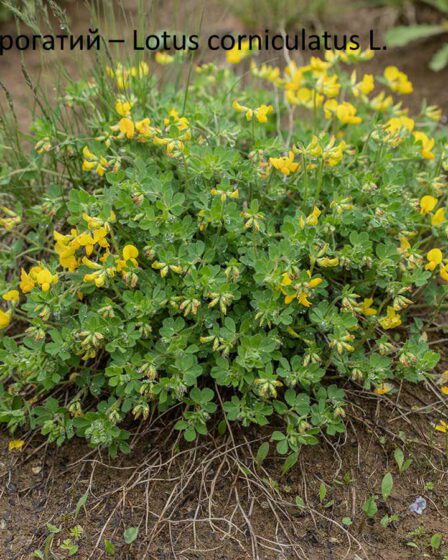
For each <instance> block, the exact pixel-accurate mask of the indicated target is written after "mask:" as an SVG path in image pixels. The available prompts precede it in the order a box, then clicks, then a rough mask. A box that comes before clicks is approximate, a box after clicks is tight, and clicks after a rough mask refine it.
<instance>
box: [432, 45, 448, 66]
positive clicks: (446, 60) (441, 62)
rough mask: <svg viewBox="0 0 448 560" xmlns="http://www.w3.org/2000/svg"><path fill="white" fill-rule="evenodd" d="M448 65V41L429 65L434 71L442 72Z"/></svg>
mask: <svg viewBox="0 0 448 560" xmlns="http://www.w3.org/2000/svg"><path fill="white" fill-rule="evenodd" d="M447 65H448V43H445V45H443V47H441V48H440V49H439V50H438V51H437V52H436V54H435V55H434V56H433V57H432V59H431V62H430V63H429V67H430V68H431V70H433V71H434V72H440V70H443V69H444V68H445V66H447Z"/></svg>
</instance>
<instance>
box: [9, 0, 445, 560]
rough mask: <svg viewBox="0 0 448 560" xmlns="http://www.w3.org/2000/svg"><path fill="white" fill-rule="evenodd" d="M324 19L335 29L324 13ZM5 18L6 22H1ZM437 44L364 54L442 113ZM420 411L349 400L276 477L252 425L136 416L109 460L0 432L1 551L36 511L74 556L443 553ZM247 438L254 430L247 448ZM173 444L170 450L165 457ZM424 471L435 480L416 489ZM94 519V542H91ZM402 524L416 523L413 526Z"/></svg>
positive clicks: (37, 535) (134, 559)
mask: <svg viewBox="0 0 448 560" xmlns="http://www.w3.org/2000/svg"><path fill="white" fill-rule="evenodd" d="M155 4H156V5H157V6H158V7H159V8H160V7H163V9H159V10H158V12H157V13H158V17H159V20H158V21H159V22H160V23H159V29H163V28H171V29H172V28H176V29H182V27H181V25H180V24H179V23H177V24H176V25H173V22H172V13H173V10H170V9H168V8H169V5H168V4H169V3H168V2H164V3H157V2H156V3H155ZM202 6H203V2H202V1H201V0H185V2H183V3H180V8H179V14H178V15H177V16H176V21H177V22H181V21H183V17H186V16H187V15H188V14H195V17H194V18H193V17H191V18H190V20H189V24H190V27H193V28H194V26H195V25H196V24H197V21H198V19H199V18H200V15H201V9H202ZM70 14H71V16H72V20H73V31H74V32H78V33H82V32H86V30H87V29H88V26H89V18H88V16H87V15H86V10H85V9H84V7H83V2H75V3H72V4H71V5H70ZM394 17H395V16H394V12H391V11H390V10H389V9H384V10H377V9H371V10H358V11H357V16H356V20H354V18H353V17H352V16H351V15H347V14H346V13H342V16H341V17H340V18H339V21H336V23H335V25H334V29H335V30H337V29H339V30H342V31H350V30H351V29H353V28H355V29H356V30H357V31H358V32H361V33H362V30H367V29H370V28H375V29H379V28H385V27H386V26H388V25H390V24H391V23H393V21H394ZM326 27H327V28H332V29H333V26H332V25H331V24H329V25H327V26H326ZM203 28H204V29H206V30H207V33H211V32H229V31H233V32H235V31H238V30H239V29H238V24H237V22H235V20H234V19H233V18H232V17H231V16H230V15H229V14H228V13H227V12H225V11H223V10H222V8H221V7H220V4H219V2H218V1H217V0H216V1H215V0H214V1H212V2H209V3H208V4H207V9H206V11H205V21H204V24H203ZM11 29H13V28H12V27H11V25H10V24H9V25H8V24H7V25H6V26H3V27H0V32H8V31H10V30H11ZM440 44H441V41H440V40H438V39H435V40H428V41H423V42H420V43H419V44H418V45H417V46H416V47H413V48H405V49H400V50H393V51H385V52H382V53H381V54H380V55H378V56H377V58H376V60H375V61H374V62H373V63H372V65H371V67H374V68H375V69H378V70H381V69H382V68H383V67H384V66H386V65H388V64H396V65H397V66H399V67H400V68H402V69H403V70H404V71H406V72H407V73H408V74H409V76H410V77H411V79H412V81H413V82H414V85H415V93H414V94H413V96H411V99H410V104H411V105H412V106H413V107H417V106H418V105H419V104H420V103H421V101H422V99H423V98H427V99H428V100H429V102H430V104H433V103H437V104H439V105H440V106H441V107H442V108H443V109H444V112H445V113H446V112H448V93H447V87H446V84H447V83H448V80H447V78H448V70H444V71H442V72H440V73H438V74H434V73H432V72H431V71H430V70H428V68H427V63H428V61H429V59H430V57H431V55H432V54H433V53H434V52H435V50H436V49H437V48H438V47H439V46H440ZM206 55H207V53H204V56H206ZM58 60H59V62H62V64H63V65H65V66H66V68H67V70H68V72H70V73H74V74H75V73H76V64H75V63H74V61H73V59H72V57H71V55H70V54H69V53H65V54H63V55H61V56H60V58H58ZM20 61H21V59H20V56H19V54H18V53H14V52H11V53H8V54H7V55H5V56H3V57H2V58H1V59H0V80H1V81H2V82H3V83H4V84H5V85H6V87H7V88H8V90H9V91H10V92H11V94H12V96H13V98H14V101H15V105H16V111H17V113H18V117H19V121H20V122H21V123H22V126H23V129H24V130H27V128H28V126H29V124H30V114H31V112H32V95H31V94H30V91H29V89H27V87H26V86H25V84H24V80H23V79H22V77H21V73H20ZM25 63H26V65H27V66H28V67H29V69H30V71H31V74H32V75H33V77H34V78H35V79H36V80H38V81H41V82H42V83H47V84H48V83H51V79H52V76H53V74H52V68H51V65H50V66H49V65H48V64H47V63H44V62H43V61H42V59H41V57H40V54H39V53H26V58H25ZM422 401H423V402H422ZM427 402H428V403H429V402H430V397H429V393H428V394H426V393H423V392H422V393H419V395H418V397H417V398H414V397H412V398H411V397H410V396H409V395H407V394H406V393H404V394H403V395H401V396H400V403H399V404H400V405H401V406H407V407H410V406H414V407H415V406H416V407H417V408H421V407H423V406H424V404H425V403H427ZM428 410H429V409H428ZM428 410H422V411H421V413H419V414H417V413H407V412H406V413H404V412H403V410H402V409H399V408H396V407H395V408H393V407H391V406H390V405H389V403H388V400H387V399H386V398H383V399H379V400H374V401H369V400H366V399H364V400H362V401H359V404H358V406H357V407H356V408H354V409H353V415H351V417H350V419H349V423H348V425H349V430H348V434H347V436H346V438H345V439H341V440H340V441H332V442H327V443H323V444H322V445H320V446H319V447H316V448H307V449H304V450H303V453H302V455H301V459H300V463H299V465H298V466H296V467H295V468H294V469H293V470H292V471H290V473H288V474H287V475H286V476H281V474H280V468H281V459H280V458H279V457H276V456H275V453H273V450H271V454H270V457H269V459H268V460H267V461H266V462H265V463H264V464H263V467H262V468H258V469H256V468H255V467H254V462H253V458H252V457H251V451H250V449H257V447H258V445H259V439H260V437H262V434H260V433H255V432H251V433H244V434H241V433H238V434H235V438H236V440H237V444H236V445H237V446H240V447H238V449H237V451H236V450H235V449H234V444H233V443H232V440H231V439H229V437H221V438H216V440H214V439H212V438H208V439H207V440H206V441H205V442H199V443H198V445H197V447H194V448H190V449H189V448H188V447H185V445H184V444H183V443H182V442H180V443H179V442H178V441H177V440H176V439H175V438H174V436H173V435H172V434H171V435H167V434H169V427H168V428H167V427H164V428H162V427H160V426H158V425H150V426H144V427H141V429H142V430H143V429H144V430H145V432H144V433H143V435H142V432H141V431H140V435H139V436H136V439H135V445H134V451H133V454H132V455H131V456H130V457H119V458H118V459H116V460H109V459H108V458H107V457H106V456H105V455H103V456H101V454H99V453H97V452H92V450H89V449H88V448H87V447H86V446H85V445H84V444H82V443H80V442H77V441H75V442H72V443H70V444H68V445H66V446H64V447H63V448H62V449H60V450H57V449H55V448H54V447H53V446H45V445H43V443H42V442H41V440H40V439H39V438H38V437H34V438H32V439H31V440H30V441H28V443H27V446H26V448H25V450H24V452H23V453H22V454H19V455H14V454H11V453H9V452H8V451H7V445H8V440H9V438H8V436H7V435H6V434H4V433H2V434H0V477H1V478H0V558H1V560H3V559H5V560H6V559H8V560H9V559H11V560H25V559H29V558H31V557H32V552H33V551H34V550H35V549H37V548H42V549H43V548H44V541H45V539H46V538H47V536H48V530H47V529H46V524H47V523H52V524H53V525H56V526H58V527H60V528H61V533H59V534H57V535H56V537H55V539H54V542H53V545H52V551H53V553H56V554H60V553H61V550H60V549H59V544H60V543H61V542H62V540H63V539H65V538H67V537H68V531H69V530H70V529H71V528H72V527H73V526H75V525H77V524H79V525H81V527H82V528H83V530H84V535H83V537H82V539H81V540H80V543H79V546H80V547H79V552H78V554H77V556H75V558H78V559H81V560H84V559H88V558H91V559H94V560H97V559H100V558H106V556H105V554H104V538H107V539H110V540H111V541H112V542H114V544H115V546H116V554H115V558H117V559H119V560H143V559H146V558H148V559H158V560H160V559H173V560H176V559H179V560H193V559H204V560H205V559H207V560H243V559H251V558H260V560H270V559H279V560H289V559H290V558H291V559H292V558H307V559H309V560H339V559H342V558H346V559H347V560H359V559H362V560H366V559H368V558H380V559H384V560H386V559H387V560H406V559H414V558H422V557H423V555H424V554H426V555H427V556H426V557H430V558H440V559H441V558H442V557H443V555H442V554H441V553H440V551H438V552H434V553H433V552H431V549H430V547H429V546H428V541H429V539H430V538H431V536H432V535H433V534H434V533H441V534H442V535H444V537H445V539H446V541H447V543H446V544H445V545H444V547H442V549H441V550H444V551H445V552H447V551H448V531H447V519H448V499H447V496H448V483H447V478H446V474H447V456H446V453H445V451H444V449H443V446H444V441H443V436H440V435H439V436H437V437H435V436H434V432H433V428H432V425H431V422H430V421H431V420H434V418H431V417H428V415H427V414H425V412H427V411H428ZM400 411H401V412H402V413H403V414H405V416H404V417H403V416H402V415H401V414H400ZM397 417H398V418H397ZM245 438H248V439H251V438H252V439H253V440H257V443H254V444H253V445H252V446H250V447H249V446H247V445H246V444H245ZM167 442H169V445H167ZM162 443H163V445H162ZM396 447H402V448H403V449H404V450H405V454H406V457H411V458H412V460H413V463H412V466H411V467H410V468H409V470H408V471H406V472H405V473H404V474H401V475H400V474H399V473H398V471H397V467H396V465H395V463H394V459H393V451H394V449H395V448H396ZM176 453H177V454H178V456H177V458H176V459H175V460H171V457H172V454H176ZM179 453H180V455H179ZM246 469H250V471H251V473H253V472H255V473H256V474H251V473H249V471H247V470H246ZM387 471H390V472H392V473H393V476H394V490H393V493H392V496H391V497H390V498H389V500H387V502H384V500H382V499H381V498H379V500H378V507H379V513H378V514H377V516H376V517H375V520H374V521H373V520H369V519H367V518H366V516H365V515H364V514H363V513H362V505H363V503H364V502H365V500H366V498H367V497H368V496H369V495H371V494H372V493H374V494H376V495H377V496H380V494H381V493H380V483H381V479H382V477H383V476H384V474H385V472H387ZM346 473H348V475H346V481H345V482H344V481H343V479H344V475H345V474H346ZM322 482H324V483H325V485H326V486H327V489H328V493H327V497H326V498H325V500H324V501H323V502H324V503H323V504H321V503H320V500H319V487H320V485H321V484H322ZM429 482H431V483H433V490H428V489H427V488H426V489H425V485H426V484H427V483H429ZM266 488H268V489H269V490H266ZM86 492H88V499H87V503H86V506H85V507H82V508H81V509H80V511H79V514H78V515H77V516H75V515H74V511H75V509H76V505H77V503H78V500H79V499H80V497H81V496H83V495H84V494H85V493H86ZM418 495H423V496H425V498H426V499H427V501H428V507H427V509H426V511H425V512H424V514H423V515H422V516H417V515H415V514H411V513H409V512H408V506H409V504H410V503H412V502H413V501H414V500H415V498H416V497H417V496H418ZM296 496H301V497H302V498H304V500H305V502H306V508H305V509H304V510H303V511H299V510H298V509H297V508H295V507H294V506H293V505H292V504H294V500H295V497H296ZM167 501H168V502H167ZM332 501H333V503H332V504H331V503H330V505H328V502H332ZM167 503H168V507H167ZM166 507H167V509H165V508H166ZM386 513H388V514H389V515H391V514H392V513H397V514H399V515H400V519H399V521H397V522H395V523H393V524H392V525H390V526H389V527H387V528H383V527H382V526H381V525H380V523H379V519H380V518H381V517H383V516H384V515H385V514H386ZM344 517H351V518H352V519H353V521H354V523H353V525H352V526H351V527H349V528H348V530H349V532H350V534H351V535H352V536H351V537H349V536H348V533H347V532H346V531H345V530H344V529H342V528H341V525H340V524H341V520H342V518H344ZM335 522H337V523H338V524H339V525H336V524H335ZM130 526H139V527H140V531H139V536H138V539H137V540H136V541H135V543H134V544H132V545H131V546H129V545H125V544H124V543H123V530H124V529H125V528H127V527H130ZM103 529H104V532H103V535H102V538H101V539H100V541H99V548H95V545H96V543H97V540H98V538H99V535H100V534H101V532H102V531H103ZM412 531H417V534H416V535H415V536H413V535H412V534H411V533H412ZM418 535H419V536H418ZM288 537H289V538H290V540H288ZM356 541H358V542H356ZM409 542H415V544H416V545H417V547H418V548H411V547H410V546H408V545H407V544H406V543H409ZM293 545H294V546H293ZM361 547H362V548H361ZM294 550H295V552H294ZM48 557H49V558H52V556H51V555H49V556H48ZM55 557H58V556H55ZM60 557H62V558H64V557H65V556H63V555H62V556H60Z"/></svg>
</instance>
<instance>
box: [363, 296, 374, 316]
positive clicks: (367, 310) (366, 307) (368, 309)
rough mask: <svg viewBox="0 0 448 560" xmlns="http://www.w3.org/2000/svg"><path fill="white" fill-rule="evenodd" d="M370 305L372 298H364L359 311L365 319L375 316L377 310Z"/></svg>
mask: <svg viewBox="0 0 448 560" xmlns="http://www.w3.org/2000/svg"><path fill="white" fill-rule="evenodd" d="M372 304H373V299H372V298H364V301H363V302H362V305H361V308H360V311H361V313H362V314H363V315H365V316H366V317H369V316H371V315H376V314H377V310H376V309H375V308H373V307H372Z"/></svg>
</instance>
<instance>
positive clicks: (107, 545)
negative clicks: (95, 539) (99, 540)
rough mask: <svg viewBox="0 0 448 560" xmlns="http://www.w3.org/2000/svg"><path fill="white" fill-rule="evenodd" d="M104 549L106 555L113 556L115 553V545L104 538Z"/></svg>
mask: <svg viewBox="0 0 448 560" xmlns="http://www.w3.org/2000/svg"><path fill="white" fill-rule="evenodd" d="M104 551H105V553H106V554H107V556H113V555H114V554H115V545H114V543H113V542H112V541H110V540H108V539H104Z"/></svg>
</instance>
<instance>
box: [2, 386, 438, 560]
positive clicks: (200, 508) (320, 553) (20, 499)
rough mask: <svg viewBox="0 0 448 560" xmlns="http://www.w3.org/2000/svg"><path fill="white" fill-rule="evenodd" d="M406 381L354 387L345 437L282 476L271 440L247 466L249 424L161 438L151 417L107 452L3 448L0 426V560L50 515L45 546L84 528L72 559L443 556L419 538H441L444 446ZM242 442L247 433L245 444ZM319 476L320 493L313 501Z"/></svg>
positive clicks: (18, 559) (398, 559)
mask: <svg viewBox="0 0 448 560" xmlns="http://www.w3.org/2000/svg"><path fill="white" fill-rule="evenodd" d="M414 391H415V388H408V387H404V388H403V391H402V392H401V394H400V397H399V399H398V400H397V401H396V402H395V403H394V404H392V403H391V402H390V401H389V400H388V399H387V398H377V397H370V400H369V398H368V397H366V396H365V395H364V396H363V398H362V400H361V399H360V398H359V395H358V396H354V398H355V402H356V403H357V404H356V405H355V406H354V407H353V409H352V410H351V412H350V414H349V418H348V427H349V428H348V433H347V435H346V437H341V438H340V440H336V441H335V440H333V441H332V442H327V443H325V442H324V443H322V444H321V445H319V446H318V447H315V448H306V449H304V450H303V452H302V454H301V458H300V461H299V464H298V465H297V466H296V467H294V468H293V469H292V470H291V471H290V472H289V473H287V474H286V475H284V476H282V475H281V472H280V467H281V464H282V460H281V458H280V457H279V456H277V455H276V454H275V452H274V450H273V449H271V452H270V455H269V457H268V459H267V460H266V461H265V462H264V463H263V465H262V466H261V467H256V466H255V465H254V461H253V457H252V456H251V453H252V451H251V450H256V449H257V448H258V445H259V442H260V438H262V437H263V434H260V432H257V433H255V432H245V433H235V434H233V437H234V438H235V441H234V440H232V438H231V437H230V436H221V437H217V438H216V439H215V440H214V439H213V438H212V436H210V437H209V438H207V439H206V440H204V441H200V442H198V444H197V446H195V447H194V446H193V447H188V446H186V445H184V444H183V443H182V442H181V441H178V440H176V439H175V436H173V435H172V432H171V435H170V427H171V426H172V425H171V426H170V425H168V426H164V427H161V426H160V425H158V424H157V423H156V424H154V425H150V426H144V429H145V430H146V432H145V433H142V432H140V435H139V436H136V438H135V440H134V451H133V454H132V455H131V456H130V457H123V456H122V457H119V458H118V459H117V460H110V459H107V457H105V456H104V455H103V456H101V454H100V453H98V452H93V451H92V450H89V449H88V448H87V447H86V446H85V445H83V444H81V443H80V442H72V443H71V444H68V445H66V446H64V447H63V448H62V449H59V450H57V449H55V448H54V447H53V446H42V445H41V446H39V445H38V444H39V443H40V442H39V441H38V440H37V439H34V440H33V441H32V442H30V443H29V444H27V446H26V448H25V449H24V451H23V452H22V454H19V455H17V454H12V453H8V452H7V451H6V447H7V438H6V437H5V436H2V438H1V441H0V477H1V486H0V550H1V551H2V556H1V558H2V559H3V558H5V559H11V560H12V559H14V560H25V559H28V558H31V554H32V552H33V551H34V550H35V549H36V548H41V549H43V548H44V541H45V539H46V537H47V535H48V531H47V530H46V524H47V523H51V524H53V525H55V526H57V527H58V528H60V529H61V532H60V533H59V534H58V535H56V537H55V539H54V543H53V546H52V550H53V552H55V553H57V552H58V547H59V544H60V543H61V542H62V540H63V539H65V538H67V537H68V532H69V530H70V529H71V528H72V527H74V526H75V525H80V526H81V527H82V528H83V530H84V535H83V537H82V539H81V540H80V542H79V546H80V548H79V552H78V555H77V556H76V558H79V559H82V560H85V559H88V558H93V559H95V560H96V559H99V558H105V555H104V553H103V552H102V551H103V550H104V539H105V538H107V539H109V540H111V541H112V542H113V543H114V544H115V546H116V556H115V558H118V559H122V560H143V559H146V558H148V559H158V560H159V559H164V558H166V559H176V558H177V559H179V560H180V559H183V560H187V559H188V560H193V559H201V560H202V559H203V560H206V559H207V560H246V559H247V560H249V559H252V558H259V559H260V560H275V559H282V560H289V559H293V558H303V559H309V560H342V559H343V558H346V559H349V560H359V559H361V560H367V559H374V558H375V559H376V558H379V559H383V560H406V559H409V560H411V559H414V558H423V557H424V556H423V554H424V553H426V554H429V556H426V557H430V558H434V559H442V557H443V554H442V552H444V553H447V552H448V541H446V542H445V544H444V545H443V546H442V547H441V549H440V551H438V552H437V553H434V554H433V553H431V549H430V546H429V541H430V538H431V537H432V535H433V534H434V533H440V534H442V535H443V536H444V537H445V539H448V531H447V530H446V527H447V519H448V499H447V495H448V492H447V491H448V481H447V479H446V474H447V465H448V462H447V455H446V450H445V449H444V437H443V436H442V435H438V436H434V431H433V428H432V426H431V423H430V420H431V419H432V418H431V416H430V417H428V415H427V409H426V408H424V407H425V406H426V405H427V403H428V402H430V400H431V399H432V396H430V393H425V394H423V395H422V394H421V393H420V394H419V395H417V396H415V395H414V394H413V392H414ZM399 407H401V408H399ZM411 407H413V409H414V412H413V413H412V412H410V411H411ZM405 410H407V412H405ZM141 428H143V426H141ZM246 438H248V440H249V441H250V440H251V438H252V441H253V443H252V444H251V446H250V447H248V446H247V445H246V442H247V440H246ZM161 442H163V444H164V445H161ZM397 447H400V448H402V449H403V450H404V453H405V456H406V458H410V459H412V465H411V466H410V468H409V469H408V470H407V471H406V472H405V473H403V474H400V473H399V472H398V469H397V465H396V464H395V461H394V459H393V453H394V450H395V449H396V448H397ZM254 452H255V451H254ZM173 454H177V458H176V459H174V460H172V459H171V457H172V456H173ZM386 472H391V473H392V474H393V479H394V487H393V492H392V495H391V497H390V498H389V499H388V500H387V501H384V500H383V499H382V498H381V491H380V487H381V480H382V478H383V476H384V474H385V473H386ZM322 483H324V484H325V485H326V487H327V495H326V497H325V499H323V500H322V502H321V500H320V498H319V489H320V486H321V484H322ZM428 483H432V489H429V487H428V486H426V485H427V484H428ZM86 493H88V499H87V502H86V505H85V507H81V509H80V511H79V514H78V515H77V516H76V515H75V513H74V512H75V510H76V506H77V503H78V501H79V499H80V498H81V496H83V495H84V494H86ZM372 494H375V495H376V496H377V497H378V502H377V503H378V514H377V515H376V516H375V519H374V520H373V519H368V518H367V517H366V515H365V514H364V513H362V506H363V504H364V502H365V500H366V499H367V498H368V497H369V496H370V495H372ZM419 495H422V496H424V497H425V498H426V500H427V504H428V505H427V509H426V510H425V512H424V513H423V514H422V515H421V516H418V515H416V514H413V513H410V512H409V511H408V507H409V505H410V504H411V503H412V502H413V501H414V500H415V498H416V497H417V496H419ZM296 496H301V497H302V498H303V499H304V501H305V503H306V508H305V509H304V510H302V511H300V510H299V509H298V508H296V507H295V506H294V501H295V497H296ZM167 504H168V505H167ZM285 512H286V513H285ZM386 514H389V515H392V514H398V515H399V520H398V521H396V522H395V523H392V524H391V525H390V526H389V527H387V528H383V527H382V526H381V525H380V523H379V520H380V519H381V518H382V517H383V516H384V515H386ZM344 517H350V518H351V519H352V520H353V525H352V526H351V527H349V528H348V529H349V532H350V536H349V534H348V533H346V532H345V531H344V529H342V526H341V520H342V519H343V518H344ZM338 524H339V525H338ZM130 526H139V527H140V531H139V537H138V539H137V540H136V541H135V543H134V544H132V545H131V546H129V545H126V544H124V542H123V531H124V530H125V528H127V527H130ZM100 534H102V537H101V538H100V539H99V535H100ZM98 539H99V548H98V549H95V545H96V543H97V540H98ZM409 542H414V543H415V544H416V546H417V547H418V548H417V549H415V548H411V547H410V546H409V545H407V544H406V543H409ZM294 551H295V552H294ZM59 552H60V550H59ZM62 557H63V556H62ZM49 558H51V556H49Z"/></svg>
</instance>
